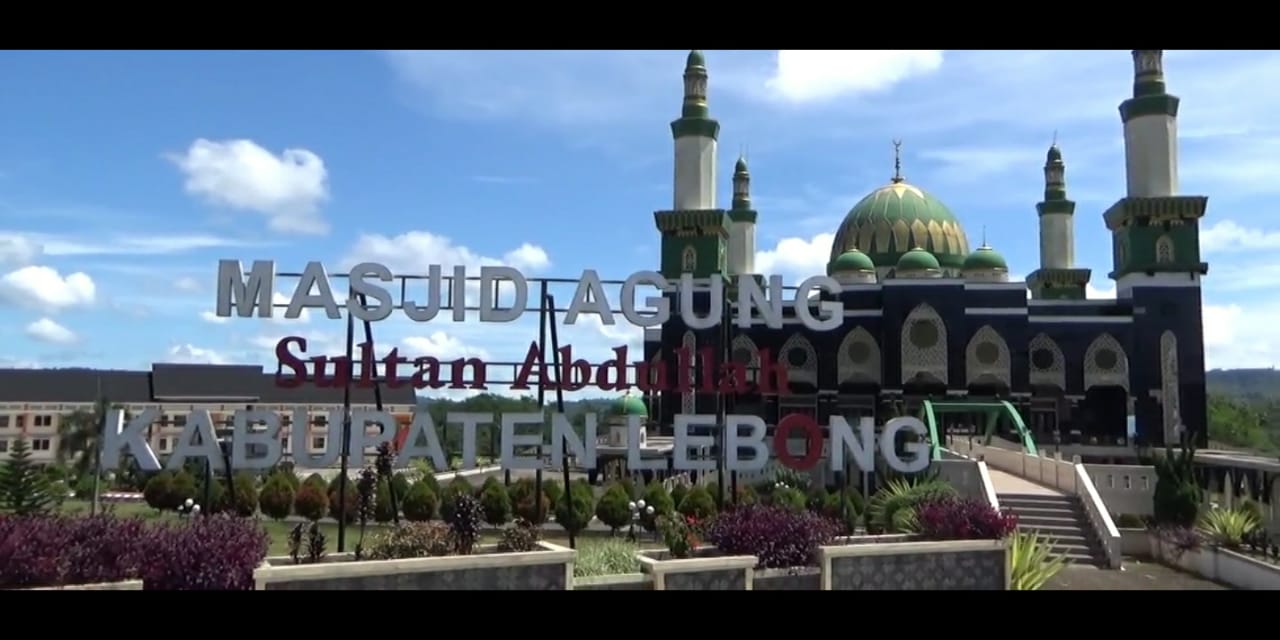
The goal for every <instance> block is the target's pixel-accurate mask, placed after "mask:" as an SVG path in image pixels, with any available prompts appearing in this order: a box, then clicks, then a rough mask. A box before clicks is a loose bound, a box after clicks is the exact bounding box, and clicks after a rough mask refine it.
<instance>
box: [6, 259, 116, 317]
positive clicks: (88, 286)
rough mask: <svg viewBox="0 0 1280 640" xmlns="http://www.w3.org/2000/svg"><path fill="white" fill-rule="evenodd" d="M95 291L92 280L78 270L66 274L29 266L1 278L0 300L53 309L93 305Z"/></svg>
mask: <svg viewBox="0 0 1280 640" xmlns="http://www.w3.org/2000/svg"><path fill="white" fill-rule="evenodd" d="M96 294H97V290H96V287H95V286H94V284H93V280H92V279H91V278H90V277H89V276H88V275H86V274H84V273H82V272H79V271H77V272H76V273H72V274H69V275H67V276H66V277H63V276H62V275H61V274H59V273H58V271H57V270H56V269H53V268H50V267H42V266H27V267H22V268H21V269H18V270H17V271H11V272H9V273H7V274H5V275H4V277H3V278H0V299H4V300H6V301H8V302H10V303H12V304H16V305H19V306H24V307H30V308H36V309H42V310H47V311H51V312H52V311H59V310H62V309H67V308H71V307H80V306H88V305H91V304H93V302H94V300H95V298H96Z"/></svg>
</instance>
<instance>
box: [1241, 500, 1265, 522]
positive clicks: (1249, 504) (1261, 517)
mask: <svg viewBox="0 0 1280 640" xmlns="http://www.w3.org/2000/svg"><path fill="white" fill-rule="evenodd" d="M1235 509H1236V510H1237V511H1243V512H1245V513H1249V514H1252V515H1253V519H1254V520H1257V521H1258V523H1259V524H1261V523H1263V522H1266V521H1267V514H1266V512H1264V511H1263V509H1262V504H1261V503H1259V502H1258V501H1257V500H1255V499H1253V498H1241V499H1240V501H1239V502H1237V503H1236V505H1235Z"/></svg>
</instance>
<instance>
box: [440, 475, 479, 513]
mask: <svg viewBox="0 0 1280 640" xmlns="http://www.w3.org/2000/svg"><path fill="white" fill-rule="evenodd" d="M474 492H475V489H474V488H472V486H471V483H470V482H467V479H466V478H463V477H460V476H454V478H453V481H452V482H450V483H449V485H448V486H446V487H445V488H444V493H443V494H441V496H440V517H441V518H442V519H443V520H444V521H445V522H453V512H454V505H455V504H456V503H457V501H458V498H459V497H461V496H470V495H472V494H473V493H474Z"/></svg>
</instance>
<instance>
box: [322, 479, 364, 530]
mask: <svg viewBox="0 0 1280 640" xmlns="http://www.w3.org/2000/svg"><path fill="white" fill-rule="evenodd" d="M341 481H342V477H341V476H340V475H337V476H334V477H333V480H332V481H331V482H330V483H329V491H328V496H329V504H328V507H329V517H330V518H333V519H334V520H341V519H342V518H343V516H344V515H345V516H346V519H347V522H355V521H356V519H357V518H358V517H359V515H360V493H359V492H358V491H356V482H355V480H351V479H350V478H348V479H347V491H346V496H345V500H344V502H343V503H342V504H341V505H339V503H338V498H340V497H343V496H342V495H341V494H340V493H339V492H338V487H340V486H341V485H340V484H339V483H340V482H341ZM344 510H345V511H344Z"/></svg>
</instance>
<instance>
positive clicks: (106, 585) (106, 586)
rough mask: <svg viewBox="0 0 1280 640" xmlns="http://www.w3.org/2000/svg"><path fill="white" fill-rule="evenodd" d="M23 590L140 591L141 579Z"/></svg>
mask: <svg viewBox="0 0 1280 640" xmlns="http://www.w3.org/2000/svg"><path fill="white" fill-rule="evenodd" d="M25 591H142V581H141V580H125V581H123V582H99V583H96V584H69V585H64V586H61V587H32V588H31V589H25Z"/></svg>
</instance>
